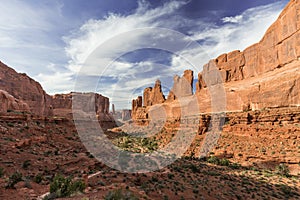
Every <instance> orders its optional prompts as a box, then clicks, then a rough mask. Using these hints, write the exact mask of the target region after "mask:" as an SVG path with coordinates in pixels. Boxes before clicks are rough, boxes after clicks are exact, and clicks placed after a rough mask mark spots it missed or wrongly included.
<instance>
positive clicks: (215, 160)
mask: <svg viewBox="0 0 300 200" xmlns="http://www.w3.org/2000/svg"><path fill="white" fill-rule="evenodd" d="M207 162H209V163H211V164H215V165H218V164H219V163H220V159H219V158H218V157H215V156H210V157H209V158H208V159H207Z"/></svg>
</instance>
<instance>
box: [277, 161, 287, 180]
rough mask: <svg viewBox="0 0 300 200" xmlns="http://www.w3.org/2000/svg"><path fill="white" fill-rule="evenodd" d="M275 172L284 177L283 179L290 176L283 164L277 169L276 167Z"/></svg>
mask: <svg viewBox="0 0 300 200" xmlns="http://www.w3.org/2000/svg"><path fill="white" fill-rule="evenodd" d="M276 172H277V174H279V175H281V176H285V177H289V176H290V170H289V168H288V166H287V165H286V164H284V163H280V164H279V165H278V166H277V167H276Z"/></svg>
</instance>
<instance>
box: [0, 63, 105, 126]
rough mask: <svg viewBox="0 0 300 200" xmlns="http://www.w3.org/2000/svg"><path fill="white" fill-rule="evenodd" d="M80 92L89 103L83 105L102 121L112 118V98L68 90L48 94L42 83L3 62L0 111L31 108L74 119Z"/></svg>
mask: <svg viewBox="0 0 300 200" xmlns="http://www.w3.org/2000/svg"><path fill="white" fill-rule="evenodd" d="M75 94H77V95H79V94H81V95H82V96H85V98H81V100H83V99H85V100H86V102H83V101H82V102H81V107H82V108H84V109H85V111H86V110H93V111H94V112H96V114H97V116H98V117H99V119H100V120H102V119H105V120H109V119H110V116H109V99H108V98H107V97H104V96H102V95H100V94H96V93H69V94H56V95H54V96H50V95H48V94H47V93H46V92H45V91H44V90H43V88H42V87H41V85H40V84H39V83H38V82H36V81H34V80H33V79H31V78H30V77H28V76H27V75H26V74H20V73H17V72H16V71H15V70H13V69H11V68H10V67H8V66H6V65H5V64H3V63H1V62H0V101H1V107H0V111H1V112H7V110H16V111H28V112H31V113H32V114H33V115H38V116H41V117H48V116H52V115H55V116H60V117H67V118H72V99H73V96H74V95H75Z"/></svg>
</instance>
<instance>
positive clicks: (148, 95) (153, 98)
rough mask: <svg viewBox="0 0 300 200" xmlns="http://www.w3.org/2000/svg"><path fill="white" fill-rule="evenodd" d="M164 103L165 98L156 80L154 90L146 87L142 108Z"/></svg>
mask: <svg viewBox="0 0 300 200" xmlns="http://www.w3.org/2000/svg"><path fill="white" fill-rule="evenodd" d="M163 102H165V96H164V94H163V93H162V90H161V82H160V80H157V81H156V82H155V85H154V88H152V87H148V88H146V89H145V90H144V106H152V105H155V104H160V103H163Z"/></svg>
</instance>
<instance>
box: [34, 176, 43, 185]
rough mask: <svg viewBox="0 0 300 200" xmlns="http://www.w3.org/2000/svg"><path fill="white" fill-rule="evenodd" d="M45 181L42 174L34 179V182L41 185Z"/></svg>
mask: <svg viewBox="0 0 300 200" xmlns="http://www.w3.org/2000/svg"><path fill="white" fill-rule="evenodd" d="M42 180H43V177H42V175H41V174H38V175H36V176H35V177H34V178H33V181H34V182H36V183H41V182H42Z"/></svg>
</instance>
